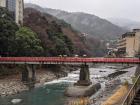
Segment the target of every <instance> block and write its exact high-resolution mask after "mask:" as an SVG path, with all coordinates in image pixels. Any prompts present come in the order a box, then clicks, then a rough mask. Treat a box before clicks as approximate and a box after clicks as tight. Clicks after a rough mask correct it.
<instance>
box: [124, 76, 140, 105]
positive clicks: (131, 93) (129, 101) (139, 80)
mask: <svg viewBox="0 0 140 105" xmlns="http://www.w3.org/2000/svg"><path fill="white" fill-rule="evenodd" d="M139 89H140V75H139V76H138V77H137V79H136V81H135V83H134V85H133V86H132V88H131V89H130V91H129V92H128V95H127V96H126V98H125V100H124V101H123V104H122V105H131V104H132V101H133V99H134V97H135V95H136V94H137V92H138V90H139Z"/></svg>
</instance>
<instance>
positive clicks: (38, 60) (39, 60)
mask: <svg viewBox="0 0 140 105" xmlns="http://www.w3.org/2000/svg"><path fill="white" fill-rule="evenodd" d="M0 63H1V64H10V63H15V64H23V63H24V64H25V63H30V64H62V63H64V64H76V63H131V64H140V59H139V58H80V57H0Z"/></svg>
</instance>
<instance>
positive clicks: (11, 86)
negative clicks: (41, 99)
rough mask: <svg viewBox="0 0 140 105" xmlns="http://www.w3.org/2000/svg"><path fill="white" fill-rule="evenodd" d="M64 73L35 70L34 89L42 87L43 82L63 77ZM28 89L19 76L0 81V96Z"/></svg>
mask: <svg viewBox="0 0 140 105" xmlns="http://www.w3.org/2000/svg"><path fill="white" fill-rule="evenodd" d="M58 75H59V77H58ZM64 76H65V75H64V72H63V71H61V72H57V73H56V72H53V71H52V70H51V69H48V68H47V69H45V68H41V69H38V70H36V84H35V87H40V86H43V85H44V83H45V82H49V81H52V80H54V79H58V78H60V77H64ZM27 90H29V88H28V87H27V86H26V85H25V84H24V83H23V82H22V81H21V74H20V73H18V74H14V75H10V76H5V77H3V78H1V79H0V96H2V97H4V96H9V95H14V94H17V93H20V92H22V91H27Z"/></svg>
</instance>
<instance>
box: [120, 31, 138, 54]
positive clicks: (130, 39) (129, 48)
mask: <svg viewBox="0 0 140 105" xmlns="http://www.w3.org/2000/svg"><path fill="white" fill-rule="evenodd" d="M117 49H118V53H119V55H120V56H125V57H135V56H136V55H137V54H138V53H139V52H140V29H134V30H133V31H132V32H127V33H125V34H123V35H122V36H121V38H120V39H119V40H118V43H117Z"/></svg>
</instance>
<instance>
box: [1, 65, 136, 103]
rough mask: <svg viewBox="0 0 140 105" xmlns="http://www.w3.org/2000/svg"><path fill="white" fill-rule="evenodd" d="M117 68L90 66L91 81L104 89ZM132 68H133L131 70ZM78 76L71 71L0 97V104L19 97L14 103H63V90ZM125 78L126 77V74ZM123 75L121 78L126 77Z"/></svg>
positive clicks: (132, 72) (132, 71) (77, 72)
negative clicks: (31, 87) (40, 84)
mask: <svg viewBox="0 0 140 105" xmlns="http://www.w3.org/2000/svg"><path fill="white" fill-rule="evenodd" d="M118 67H120V66H118ZM117 69H118V68H116V66H100V67H97V68H90V74H91V76H90V77H91V81H92V82H93V83H97V82H100V83H101V85H102V89H104V87H105V86H104V85H105V82H107V80H105V79H104V78H103V77H107V76H108V75H109V74H111V73H114V72H115V71H116V70H117ZM132 69H133V70H132ZM134 69H135V67H133V68H131V69H130V70H128V69H127V70H128V71H130V72H129V74H128V75H129V77H130V74H134V71H135V70H134ZM78 78H79V70H77V71H73V72H71V73H69V74H68V76H67V77H64V78H60V79H58V80H54V81H51V82H48V83H45V84H44V86H42V87H39V88H35V89H32V90H30V91H24V92H21V93H19V94H16V95H12V96H6V97H0V105H14V104H13V103H12V102H11V101H12V100H13V99H21V100H22V101H21V102H20V103H18V104H16V105H64V103H65V101H66V99H67V97H65V96H64V91H65V89H66V88H67V87H68V86H71V85H73V83H74V82H76V81H77V80H78ZM126 78H127V79H128V77H127V75H126ZM126 78H125V76H123V79H124V80H125V79H126Z"/></svg>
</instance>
